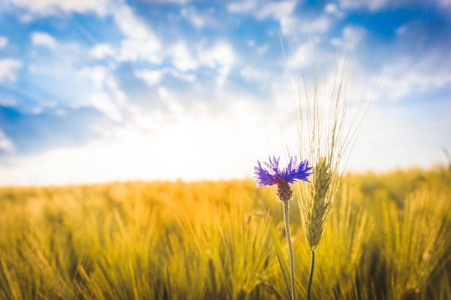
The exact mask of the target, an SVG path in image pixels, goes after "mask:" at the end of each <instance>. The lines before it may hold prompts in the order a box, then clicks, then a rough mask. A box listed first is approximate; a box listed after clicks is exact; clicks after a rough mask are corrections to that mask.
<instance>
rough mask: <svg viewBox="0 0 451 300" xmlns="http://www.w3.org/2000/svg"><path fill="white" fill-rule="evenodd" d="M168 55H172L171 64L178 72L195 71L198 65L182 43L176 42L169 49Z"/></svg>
mask: <svg viewBox="0 0 451 300" xmlns="http://www.w3.org/2000/svg"><path fill="white" fill-rule="evenodd" d="M169 53H170V54H171V55H172V63H173V64H174V66H175V67H176V68H177V69H179V70H180V71H188V70H192V69H197V67H198V65H199V63H198V61H197V60H196V59H194V58H193V57H192V56H191V54H190V51H189V49H188V47H187V46H186V45H185V43H183V42H178V43H177V44H175V45H174V46H172V47H171V48H170V49H169Z"/></svg>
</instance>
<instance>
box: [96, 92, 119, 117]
mask: <svg viewBox="0 0 451 300" xmlns="http://www.w3.org/2000/svg"><path fill="white" fill-rule="evenodd" d="M89 102H90V104H91V105H92V106H93V107H95V108H96V109H98V110H100V111H102V112H103V113H104V114H106V115H107V116H108V117H109V118H110V119H112V120H113V121H116V122H121V121H122V119H123V118H122V113H121V111H120V110H119V108H118V106H117V104H116V103H115V102H114V100H113V99H112V98H111V97H110V95H108V94H107V93H104V92H99V93H94V94H92V95H91V96H90V97H89Z"/></svg>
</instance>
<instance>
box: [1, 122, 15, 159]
mask: <svg viewBox="0 0 451 300" xmlns="http://www.w3.org/2000/svg"><path fill="white" fill-rule="evenodd" d="M0 151H5V152H9V153H12V152H14V151H15V146H14V143H13V142H12V141H11V140H10V139H9V138H8V137H7V136H6V134H5V133H4V132H3V130H2V129H1V128H0Z"/></svg>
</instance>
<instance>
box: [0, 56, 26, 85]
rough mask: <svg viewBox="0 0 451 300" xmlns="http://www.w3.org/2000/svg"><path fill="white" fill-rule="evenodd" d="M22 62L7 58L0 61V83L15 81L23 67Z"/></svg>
mask: <svg viewBox="0 0 451 300" xmlns="http://www.w3.org/2000/svg"><path fill="white" fill-rule="evenodd" d="M22 65H23V63H22V62H21V61H20V60H16V59H12V58H5V59H0V82H2V81H4V80H9V81H15V80H16V72H17V70H18V69H20V68H21V67H22Z"/></svg>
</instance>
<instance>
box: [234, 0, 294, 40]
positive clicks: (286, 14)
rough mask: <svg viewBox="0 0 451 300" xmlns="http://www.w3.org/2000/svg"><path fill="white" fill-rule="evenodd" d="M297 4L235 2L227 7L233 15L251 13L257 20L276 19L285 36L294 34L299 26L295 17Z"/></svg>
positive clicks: (290, 0) (284, 2) (287, 0)
mask: <svg viewBox="0 0 451 300" xmlns="http://www.w3.org/2000/svg"><path fill="white" fill-rule="evenodd" d="M297 2H298V1H297V0H285V1H260V2H259V1H252V0H251V1H245V2H233V3H230V4H229V5H228V6H227V10H228V11H229V12H233V13H249V14H251V15H253V16H254V17H255V18H256V19H266V18H272V19H275V20H277V21H279V23H280V27H281V31H282V33H283V34H292V33H293V32H294V30H296V25H297V22H296V19H295V18H294V16H293V12H294V10H295V8H296V5H297Z"/></svg>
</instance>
